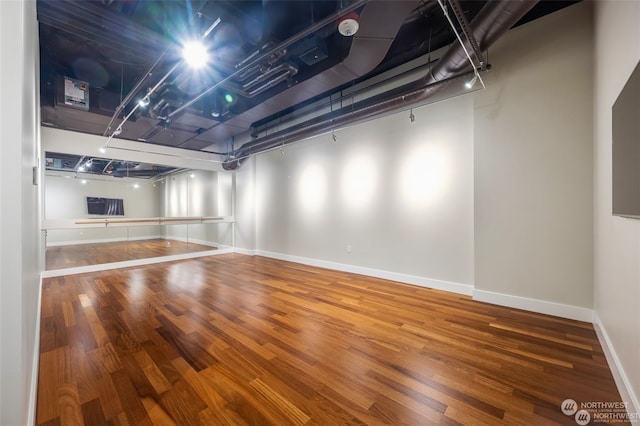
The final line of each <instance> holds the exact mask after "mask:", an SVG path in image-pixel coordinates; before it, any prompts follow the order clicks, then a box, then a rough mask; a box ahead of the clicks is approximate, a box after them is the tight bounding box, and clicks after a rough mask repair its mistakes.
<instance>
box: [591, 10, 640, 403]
mask: <svg viewBox="0 0 640 426" xmlns="http://www.w3.org/2000/svg"><path fill="white" fill-rule="evenodd" d="M639 60H640V2H637V1H620V2H598V3H596V13H595V80H594V97H595V108H594V120H593V126H594V157H595V158H594V166H595V180H594V182H595V188H594V189H595V202H594V206H595V311H596V314H597V315H598V317H599V319H600V321H601V323H602V326H603V329H604V331H605V332H606V334H607V335H608V338H609V340H610V342H611V346H612V348H613V349H614V352H615V354H614V357H615V358H617V360H618V363H619V366H620V367H621V369H622V374H621V375H622V376H623V377H616V379H618V380H619V381H620V380H622V381H624V382H626V383H627V385H628V386H629V387H630V388H631V389H632V392H633V393H635V398H634V397H633V396H632V395H631V396H630V397H631V398H634V399H635V404H636V407H635V410H630V411H635V412H640V404H638V397H640V220H638V219H626V218H621V217H614V216H612V214H611V212H612V209H611V144H612V141H611V125H612V120H611V107H612V106H613V103H614V102H615V100H616V98H617V97H618V94H619V93H620V90H622V87H623V86H624V84H625V82H626V81H627V78H628V77H629V75H630V74H631V72H632V71H633V69H634V67H635V66H636V64H637V63H638V61H639Z"/></svg>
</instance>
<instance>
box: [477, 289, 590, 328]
mask: <svg viewBox="0 0 640 426" xmlns="http://www.w3.org/2000/svg"><path fill="white" fill-rule="evenodd" d="M473 300H477V301H479V302H486V303H491V304H494V305H500V306H507V307H509V308H517V309H522V310H525V311H531V312H537V313H540V314H547V315H553V316H556V317H562V318H568V319H572V320H577V321H585V322H591V321H593V310H592V309H589V308H583V307H580V306H573V305H564V304H562V303H555V302H548V301H546V300H538V299H529V298H527V297H520V296H512V295H510V294H503V293H494V292H492V291H485V290H478V289H474V290H473Z"/></svg>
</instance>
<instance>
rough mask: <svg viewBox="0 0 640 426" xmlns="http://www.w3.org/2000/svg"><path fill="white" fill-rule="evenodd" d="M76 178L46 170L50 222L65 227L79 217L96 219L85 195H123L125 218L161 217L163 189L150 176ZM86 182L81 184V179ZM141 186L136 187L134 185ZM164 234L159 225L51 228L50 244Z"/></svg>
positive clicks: (46, 203)
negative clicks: (132, 177)
mask: <svg viewBox="0 0 640 426" xmlns="http://www.w3.org/2000/svg"><path fill="white" fill-rule="evenodd" d="M82 177H83V178H86V179H80V178H79V179H75V178H74V177H73V175H71V174H64V173H47V174H45V178H44V183H43V185H44V188H45V191H44V217H45V219H46V221H47V224H49V225H53V226H55V224H56V223H61V224H64V225H65V226H67V225H71V224H73V222H74V221H75V220H77V219H82V218H96V217H99V216H95V215H89V214H88V213H87V199H86V197H104V198H122V199H123V203H124V213H125V215H124V216H122V217H158V216H161V192H162V191H163V187H161V186H160V185H156V186H154V185H153V183H152V182H151V181H150V180H148V179H125V178H113V177H105V178H102V177H100V176H91V175H86V176H82ZM83 181H84V182H85V183H82V182H83ZM136 184H137V185H138V187H137V188H136V187H135V186H134V185H136ZM162 234H163V231H162V230H161V227H159V226H155V227H154V226H148V227H147V226H145V227H129V229H126V228H119V227H110V228H106V227H104V226H102V227H99V228H75V229H49V230H48V231H47V245H50V244H52V243H55V244H58V243H78V242H81V241H87V242H89V241H91V242H97V241H107V240H124V239H127V238H153V237H159V236H161V235H162Z"/></svg>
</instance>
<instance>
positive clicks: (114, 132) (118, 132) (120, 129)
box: [111, 126, 122, 136]
mask: <svg viewBox="0 0 640 426" xmlns="http://www.w3.org/2000/svg"><path fill="white" fill-rule="evenodd" d="M120 133H122V127H120V126H118V128H117V129H115V130H114V131H113V133H112V134H111V136H118V135H119V134H120Z"/></svg>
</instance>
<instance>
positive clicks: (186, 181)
mask: <svg viewBox="0 0 640 426" xmlns="http://www.w3.org/2000/svg"><path fill="white" fill-rule="evenodd" d="M44 157H45V160H44V161H45V164H44V166H45V173H44V180H43V186H44V189H43V198H44V203H43V206H44V212H43V218H44V221H43V224H44V226H43V230H44V232H45V240H46V269H47V270H54V269H63V268H73V267H79V266H88V265H96V264H104V263H112V262H121V261H128V260H137V259H148V258H156V257H164V256H174V255H184V254H188V253H196V252H208V251H211V250H219V249H221V248H226V247H230V246H232V245H233V240H232V238H233V232H232V226H233V185H234V183H233V179H234V176H233V174H232V173H226V172H216V171H205V170H188V169H177V168H172V167H168V166H162V165H155V164H154V165H152V164H143V163H135V162H130V161H122V160H113V159H107V158H99V157H88V156H78V155H68V154H60V153H53V152H47V153H45V156H44Z"/></svg>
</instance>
